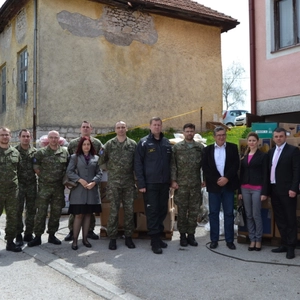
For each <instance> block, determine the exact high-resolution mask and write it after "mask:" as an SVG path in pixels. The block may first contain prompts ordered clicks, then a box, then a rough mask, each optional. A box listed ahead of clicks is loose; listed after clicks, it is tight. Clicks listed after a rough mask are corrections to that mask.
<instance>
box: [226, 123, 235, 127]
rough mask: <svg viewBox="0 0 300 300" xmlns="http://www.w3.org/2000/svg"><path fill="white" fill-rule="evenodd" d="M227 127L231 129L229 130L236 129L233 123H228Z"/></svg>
mask: <svg viewBox="0 0 300 300" xmlns="http://www.w3.org/2000/svg"><path fill="white" fill-rule="evenodd" d="M226 126H227V127H229V128H232V127H234V125H233V124H232V123H227V124H226Z"/></svg>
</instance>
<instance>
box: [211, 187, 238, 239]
mask: <svg viewBox="0 0 300 300" xmlns="http://www.w3.org/2000/svg"><path fill="white" fill-rule="evenodd" d="M208 200H209V224H210V239H211V241H212V242H217V241H218V240H219V230H220V219H219V214H220V209H221V204H222V207H223V213H224V231H225V240H226V242H227V243H232V242H233V240H234V227H233V226H234V215H233V203H234V191H230V190H228V189H227V188H226V187H223V188H222V190H221V192H219V193H211V192H209V193H208Z"/></svg>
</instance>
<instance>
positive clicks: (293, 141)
mask: <svg viewBox="0 0 300 300" xmlns="http://www.w3.org/2000/svg"><path fill="white" fill-rule="evenodd" d="M286 142H287V143H288V144H290V145H293V146H296V147H298V148H299V149H300V137H288V138H287V139H286Z"/></svg>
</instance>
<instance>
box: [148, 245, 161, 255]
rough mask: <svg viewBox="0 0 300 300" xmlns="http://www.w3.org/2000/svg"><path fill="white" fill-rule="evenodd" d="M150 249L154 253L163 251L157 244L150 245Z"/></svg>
mask: <svg viewBox="0 0 300 300" xmlns="http://www.w3.org/2000/svg"><path fill="white" fill-rule="evenodd" d="M151 249H152V251H153V253H155V254H162V253H163V251H162V249H161V248H160V246H159V245H152V248H151Z"/></svg>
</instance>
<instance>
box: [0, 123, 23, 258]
mask: <svg viewBox="0 0 300 300" xmlns="http://www.w3.org/2000/svg"><path fill="white" fill-rule="evenodd" d="M10 138H11V134H10V130H9V129H8V128H6V127H0V216H1V215H2V212H3V209H5V212H6V227H5V238H6V240H7V244H6V250H7V251H13V252H20V251H22V249H21V247H20V246H18V245H16V244H15V243H14V242H13V241H14V238H15V236H16V233H17V211H18V193H19V187H18V166H19V162H20V153H19V152H18V150H17V149H15V148H14V147H12V146H10V145H9V142H10Z"/></svg>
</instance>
